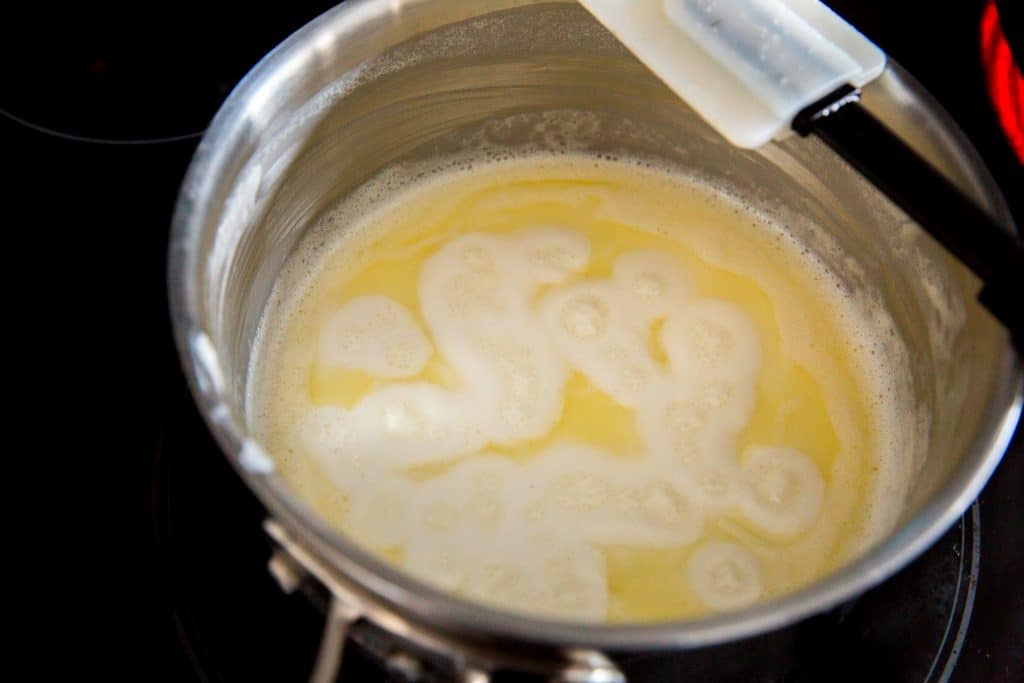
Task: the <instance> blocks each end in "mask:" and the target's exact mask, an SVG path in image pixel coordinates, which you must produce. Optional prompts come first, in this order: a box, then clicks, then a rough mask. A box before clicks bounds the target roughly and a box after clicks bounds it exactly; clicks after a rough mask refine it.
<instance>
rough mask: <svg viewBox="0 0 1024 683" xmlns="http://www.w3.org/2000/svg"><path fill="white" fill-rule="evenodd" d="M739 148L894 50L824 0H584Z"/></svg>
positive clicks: (869, 71) (860, 81) (864, 74)
mask: <svg viewBox="0 0 1024 683" xmlns="http://www.w3.org/2000/svg"><path fill="white" fill-rule="evenodd" d="M580 2H581V4H582V5H583V6H584V7H586V8H587V9H588V10H589V11H590V12H591V13H592V14H593V15H594V16H595V17H596V18H597V19H598V21H600V22H601V23H602V24H604V25H605V27H606V28H608V30H610V31H611V32H612V33H613V34H615V36H616V37H617V38H618V39H619V40H620V41H622V43H623V44H625V46H626V47H627V48H629V50H630V51H631V52H633V54H635V55H636V56H637V57H639V58H640V60H641V61H642V62H643V63H644V64H646V65H647V66H648V68H650V69H651V71H653V72H654V73H655V74H657V75H658V77H659V78H661V79H662V80H663V81H664V82H665V83H666V84H667V85H668V86H669V87H670V88H672V90H674V91H675V92H676V94H678V95H679V96H680V97H681V98H683V100H685V101H686V103H687V104H689V105H690V106H691V107H693V109H694V110H696V112H697V113H698V114H700V115H701V116H702V117H703V118H704V119H705V120H706V121H707V122H708V123H709V124H710V125H711V126H712V127H714V128H715V129H716V130H718V132H719V133H721V134H722V135H723V136H724V137H725V138H726V139H727V140H729V141H730V142H731V143H733V144H734V145H736V146H738V147H758V146H760V145H763V144H764V143H766V142H768V141H769V140H771V139H772V138H773V137H774V136H776V135H778V134H779V133H780V132H782V131H786V130H788V129H789V127H790V124H791V122H792V121H793V117H795V116H796V115H797V113H799V112H800V111H801V110H803V109H804V108H805V107H807V106H808V105H810V104H812V103H814V102H816V101H817V100H819V99H821V98H822V97H824V96H825V95H828V94H829V93H830V92H832V91H834V90H835V89H836V88H838V87H840V86H841V85H844V84H847V83H849V84H850V85H853V86H854V87H860V86H862V85H864V84H866V83H868V82H869V81H871V80H872V79H874V78H876V77H877V76H878V75H879V74H881V73H882V70H883V69H884V68H885V53H883V52H882V51H881V50H879V49H878V48H877V47H876V46H875V45H874V43H872V42H871V41H869V40H868V39H867V38H865V37H864V36H863V35H861V34H860V33H859V32H858V31H857V30H856V29H855V28H853V27H852V26H850V25H849V24H847V23H846V22H845V21H843V19H842V18H840V17H839V16H838V15H837V14H835V13H834V12H833V11H832V10H830V9H829V8H827V7H825V5H823V4H821V3H820V2H818V1H817V0H580Z"/></svg>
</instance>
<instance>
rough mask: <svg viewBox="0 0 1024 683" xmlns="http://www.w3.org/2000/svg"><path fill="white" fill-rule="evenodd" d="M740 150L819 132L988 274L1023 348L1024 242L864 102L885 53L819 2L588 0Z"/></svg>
mask: <svg viewBox="0 0 1024 683" xmlns="http://www.w3.org/2000/svg"><path fill="white" fill-rule="evenodd" d="M580 3H581V4H582V5H583V6H584V7H586V8H587V9H588V10H589V11H590V12H591V14H593V15H594V16H595V17H596V18H597V19H598V21H600V22H601V23H602V24H604V26H605V27H606V28H607V29H608V30H609V31H611V32H612V33H613V34H614V35H615V36H616V37H617V38H618V39H619V40H620V41H621V42H622V43H623V44H624V45H625V46H626V47H627V48H628V49H629V50H630V51H631V52H632V53H633V54H635V55H636V56H637V57H638V58H639V59H640V60H641V61H642V62H643V63H644V64H646V65H647V66H648V68H650V69H651V71H653V72H654V73H655V74H656V75H657V76H658V77H659V78H661V80H663V81H664V82H665V83H666V84H667V85H668V86H669V87H670V88H671V89H672V90H673V91H675V93H676V94H678V95H679V96H680V97H681V98H682V99H683V100H684V101H686V103H687V104H689V105H690V107H692V108H693V109H694V110H695V111H696V112H697V113H698V114H699V115H700V116H701V117H702V118H704V120H705V121H707V123H708V124H709V125H710V126H711V127H712V128H714V129H715V130H717V131H718V132H719V133H721V135H722V136H723V137H725V138H726V139H727V140H728V141H729V142H731V143H732V144H734V145H736V146H737V147H747V148H753V147H759V146H761V145H763V144H766V143H767V142H769V141H771V140H772V139H773V138H776V137H779V136H780V135H783V134H786V133H787V132H788V131H790V130H796V131H797V132H799V133H800V134H802V135H808V134H810V133H814V134H816V135H817V136H818V137H820V138H821V139H822V140H823V141H824V142H825V143H826V144H828V145H829V146H830V147H832V149H834V150H835V151H836V152H838V153H839V154H840V155H842V156H843V157H844V158H845V159H846V160H847V161H848V162H850V164H852V165H853V166H854V167H855V168H856V169H857V170H858V171H860V172H861V173H862V174H863V175H864V176H866V177H867V178H868V179H869V180H871V181H872V182H873V183H874V184H875V185H876V186H877V187H878V188H879V189H880V190H882V191H883V192H885V193H886V194H887V195H889V197H890V198H891V199H892V200H893V201H894V202H896V203H897V204H899V205H900V207H901V208H902V209H903V210H904V211H906V212H907V214H908V215H910V216H911V217H912V218H914V219H915V220H916V221H917V222H918V223H919V224H920V225H921V226H922V227H923V228H925V229H926V230H928V231H929V232H930V233H931V235H932V236H933V237H935V238H936V239H937V240H938V241H939V242H940V243H941V244H942V245H943V246H945V247H946V248H947V249H948V250H949V251H950V252H952V253H953V254H954V255H955V256H956V257H957V258H959V259H960V260H961V261H963V262H964V263H965V264H966V265H967V266H968V267H969V268H970V269H971V270H973V271H974V272H975V273H976V274H977V275H978V276H979V277H980V278H981V279H982V280H983V281H984V282H985V286H984V288H983V290H982V292H981V295H980V297H979V298H980V300H981V302H982V303H983V304H984V305H985V306H987V307H988V308H989V310H991V311H992V312H993V313H994V314H995V315H996V317H998V318H999V319H1000V320H1001V321H1002V322H1003V323H1004V324H1005V325H1006V326H1007V327H1009V328H1010V330H1011V331H1012V332H1013V334H1014V339H1015V342H1016V343H1017V345H1018V348H1024V315H1022V314H1021V313H1020V312H1019V311H1018V308H1019V296H1020V292H1024V249H1022V247H1021V244H1020V242H1019V241H1017V239H1016V237H1015V236H1014V234H1013V232H1012V231H1010V230H1006V229H1005V227H1003V226H1000V225H998V224H996V222H995V221H993V220H992V218H991V217H990V216H989V215H988V214H987V213H986V212H985V211H983V210H982V209H980V208H979V207H978V206H977V205H976V204H975V203H974V202H973V201H971V200H970V199H969V198H968V197H966V196H965V195H964V194H963V193H961V192H960V191H959V190H958V189H957V188H956V187H955V186H954V185H953V184H951V183H950V182H949V181H948V180H946V178H945V177H944V176H942V174H940V173H939V172H938V171H936V170H935V169H934V168H932V167H931V166H930V165H929V164H928V163H927V162H925V161H924V160H923V159H921V158H920V157H919V156H918V155H917V154H916V153H914V152H913V151H912V150H911V148H910V147H909V146H908V145H906V143H904V142H903V141H902V140H900V139H899V138H898V137H897V136H896V135H895V134H894V133H892V132H891V131H889V130H888V129H887V128H886V127H885V126H884V125H882V124H881V123H880V122H879V121H877V120H876V119H874V118H873V117H872V116H871V115H870V114H869V113H868V112H867V111H866V110H864V109H862V108H861V107H859V106H858V105H857V102H858V100H859V88H860V87H862V86H863V85H865V84H867V83H868V82H870V81H871V80H873V79H874V78H876V77H878V76H879V75H880V74H881V73H882V71H883V70H884V69H885V61H886V58H885V54H884V53H883V52H882V51H881V50H880V49H878V47H877V46H875V45H874V43H872V42H871V41H870V40H868V39H867V38H865V37H864V36H863V35H862V34H861V33H860V32H858V31H857V30H856V29H855V28H853V27H852V26H850V25H849V24H848V23H846V22H845V21H844V20H843V19H842V18H841V17H839V16H838V15H837V14H835V13H834V12H833V11H832V10H830V9H829V8H828V7H826V6H825V5H823V4H822V3H821V2H818V0H580Z"/></svg>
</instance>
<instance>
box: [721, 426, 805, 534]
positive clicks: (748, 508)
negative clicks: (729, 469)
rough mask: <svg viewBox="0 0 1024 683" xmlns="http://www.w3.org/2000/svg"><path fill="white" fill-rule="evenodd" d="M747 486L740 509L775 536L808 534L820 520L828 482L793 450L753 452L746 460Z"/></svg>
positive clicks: (745, 479)
mask: <svg viewBox="0 0 1024 683" xmlns="http://www.w3.org/2000/svg"><path fill="white" fill-rule="evenodd" d="M743 476H744V482H745V484H746V486H745V490H744V495H743V496H742V497H741V498H740V501H739V505H740V509H741V510H743V513H744V514H745V515H746V516H747V518H748V519H749V520H750V521H751V523H753V524H754V525H756V526H758V527H760V528H762V529H764V530H765V531H768V532H770V533H773V534H782V535H793V534H797V533H800V532H802V531H805V530H806V529H807V528H808V527H809V526H810V525H811V524H813V523H814V521H815V520H816V519H817V518H818V513H819V512H820V511H821V505H822V502H823V501H824V498H825V481H824V479H823V478H822V476H821V472H820V471H818V467H817V465H815V464H814V462H813V461H812V460H811V459H810V458H808V457H807V456H806V455H804V454H803V453H801V452H800V451H797V450H796V449H793V448H777V447H765V446H762V447H757V448H750V449H748V451H747V452H746V453H745V454H744V458H743Z"/></svg>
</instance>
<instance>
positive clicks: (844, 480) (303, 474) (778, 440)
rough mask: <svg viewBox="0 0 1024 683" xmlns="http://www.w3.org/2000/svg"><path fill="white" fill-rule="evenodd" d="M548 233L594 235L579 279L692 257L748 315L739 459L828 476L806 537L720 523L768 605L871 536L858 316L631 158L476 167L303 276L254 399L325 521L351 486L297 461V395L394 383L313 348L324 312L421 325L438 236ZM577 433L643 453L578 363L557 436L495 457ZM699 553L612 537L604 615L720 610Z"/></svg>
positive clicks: (445, 375) (764, 242) (722, 202)
mask: <svg viewBox="0 0 1024 683" xmlns="http://www.w3.org/2000/svg"><path fill="white" fill-rule="evenodd" d="M537 226H557V227H559V228H567V229H570V230H573V231H577V232H579V233H581V234H583V235H585V236H586V237H587V239H588V240H589V242H590V245H591V253H590V259H589V262H588V265H587V266H586V268H585V269H584V270H583V271H582V272H580V273H577V274H575V275H574V276H573V277H574V278H575V279H576V280H585V279H599V278H607V277H609V276H610V273H611V271H612V264H613V262H614V261H615V259H616V258H617V257H619V256H621V255H622V254H625V253H628V252H632V251H636V250H641V249H650V250H655V251H658V252H662V253H665V254H670V255H672V256H673V257H675V258H677V259H678V260H679V262H680V263H681V264H684V265H685V269H686V271H687V273H688V275H689V277H690V279H691V281H692V284H693V286H694V288H695V293H696V294H697V295H698V296H701V297H710V298H714V299H718V300H724V301H727V302H729V303H731V304H734V305H736V306H738V307H740V308H741V309H742V310H743V312H745V313H746V315H747V316H749V318H750V320H751V321H752V323H753V325H754V327H755V329H756V331H757V336H758V341H759V343H760V348H761V355H762V362H761V367H760V371H759V374H758V378H757V383H756V403H755V406H754V410H753V414H752V417H751V418H750V420H749V421H748V422H747V424H746V426H745V427H744V428H743V429H742V430H741V432H740V433H739V435H738V437H737V441H736V447H737V452H739V453H742V452H743V451H744V449H745V448H746V447H748V446H753V445H757V444H770V445H773V446H778V447H791V448H793V449H797V450H799V451H800V452H801V453H803V454H805V455H806V456H807V457H808V458H810V459H811V460H812V461H813V462H814V463H815V465H816V466H817V467H818V468H819V469H820V471H821V473H822V476H823V478H824V481H825V484H826V487H827V492H826V498H825V506H824V508H823V513H822V514H821V517H820V519H819V520H817V522H816V523H815V525H814V526H813V527H812V528H811V529H810V530H809V531H807V532H806V533H804V534H801V535H800V536H799V537H797V538H791V537H773V536H772V535H771V534H766V533H764V532H761V531H758V529H757V528H756V527H755V526H752V525H751V524H749V523H748V522H747V521H746V520H745V519H743V518H742V516H740V515H736V514H730V515H727V516H726V517H725V518H724V519H723V520H721V522H714V523H709V524H708V525H707V528H706V529H705V531H704V535H703V537H702V542H704V541H713V540H721V541H729V542H737V543H739V544H741V545H744V547H746V548H748V549H749V550H750V551H751V552H752V553H753V554H754V555H755V556H756V557H757V559H758V561H759V562H760V563H761V565H762V566H763V567H764V575H765V579H764V580H765V582H766V589H765V592H764V594H763V595H762V599H764V598H767V597H771V596H772V595H776V594H780V593H784V592H786V591H789V590H792V589H794V588H796V587H799V586H800V585H803V584H804V583H807V582H809V581H811V580H813V579H815V578H817V577H818V576H820V575H822V574H823V573H825V572H827V571H828V570H830V569H832V568H834V567H835V566H836V565H837V564H839V563H841V562H842V561H844V560H845V559H846V558H847V556H848V551H847V548H849V547H852V546H853V545H854V544H855V543H859V542H861V541H862V539H861V538H860V536H861V535H863V534H864V533H866V532H865V530H864V529H863V526H862V525H861V524H860V523H859V520H858V517H857V515H858V510H862V509H863V508H864V507H865V506H866V505H867V501H868V498H869V490H870V488H871V486H872V481H871V479H870V475H871V472H872V471H874V470H875V469H876V468H875V461H876V459H877V457H879V455H878V454H877V453H874V452H873V451H872V449H873V444H875V443H876V442H877V439H876V436H875V435H874V434H873V429H874V428H875V422H874V421H873V419H872V414H871V407H870V406H869V405H868V404H867V403H866V402H865V401H864V400H863V398H862V397H863V396H864V395H866V391H865V383H866V380H865V376H864V373H863V372H861V371H860V369H859V368H858V366H857V363H856V361H855V359H854V357H853V355H852V352H851V347H850V343H849V339H850V335H849V334H848V333H847V331H846V329H845V328H844V325H845V324H848V321H847V322H846V323H844V322H843V321H842V320H841V319H840V317H839V315H838V313H837V310H838V306H837V304H836V297H837V294H836V293H835V292H834V291H832V290H830V289H829V288H830V287H831V285H830V284H829V283H828V281H827V280H825V279H823V278H821V277H820V274H819V273H817V272H816V270H815V268H814V267H813V266H812V265H810V264H809V263H808V262H807V261H806V259H805V258H804V257H802V256H801V255H800V253H799V251H798V249H797V248H796V247H795V245H792V244H790V243H789V242H787V240H785V239H782V238H780V236H779V234H778V232H777V230H775V229H774V228H772V227H770V226H768V225H767V224H766V223H764V222H762V221H761V220H759V219H757V218H756V217H755V216H753V215H752V214H750V213H748V212H746V211H745V210H743V209H741V208H740V207H738V206H737V205H736V204H734V203H733V202H731V201H729V200H726V199H725V198H723V197H720V196H716V195H715V194H714V193H712V192H710V191H709V190H708V189H707V188H704V187H701V186H698V185H695V184H692V183H689V182H686V181H685V180H681V179H679V178H675V177H670V176H669V175H668V174H664V173H660V172H654V171H651V170H644V169H640V168H637V167H635V166H632V165H629V164H615V163H603V162H602V163H592V162H591V161H590V160H587V161H581V160H578V159H577V160H545V161H543V162H530V161H526V162H517V163H506V164H497V165H493V166H488V167H484V168H480V169H476V170H474V171H473V173H472V174H463V175H460V176H459V177H457V178H456V177H452V178H447V179H444V180H443V182H441V183H438V184H437V185H434V186H429V185H428V186H424V187H420V188H415V189H414V190H412V191H407V192H406V193H405V195H404V196H402V197H401V201H397V202H394V203H393V204H390V205H388V206H387V207H385V209H384V210H383V211H379V212H377V213H376V214H373V215H372V216H371V218H370V219H368V221H367V223H366V225H365V226H363V227H362V228H361V229H360V230H358V231H353V232H352V233H351V235H350V236H348V237H338V239H337V240H336V242H335V244H334V245H333V247H332V249H331V250H330V251H329V252H328V253H327V255H326V257H325V258H324V259H323V260H322V262H321V263H320V265H319V266H318V267H317V268H316V269H315V274H314V276H313V277H312V278H311V279H309V280H308V283H307V285H306V287H305V289H304V290H303V292H302V296H301V299H302V305H301V306H296V305H294V304H293V305H292V306H291V308H290V309H289V308H288V306H284V307H283V309H282V310H281V311H279V312H276V313H275V312H274V311H271V313H270V314H269V315H270V316H272V319H271V323H272V324H275V325H282V326H284V327H283V328H282V329H283V330H284V332H283V333H282V334H281V336H280V337H279V339H280V343H279V349H278V350H277V351H274V352H272V353H271V352H267V353H264V354H260V358H261V365H260V366H259V368H258V369H257V371H258V372H261V373H264V375H265V377H266V378H267V380H266V381H264V382H263V383H262V385H261V386H264V387H273V390H265V391H264V392H263V395H262V397H261V398H260V400H259V401H258V402H259V403H260V405H261V406H263V410H262V414H264V415H266V419H265V420H263V421H262V423H260V424H259V425H257V428H258V430H260V431H262V433H263V435H264V440H265V441H266V442H267V443H268V446H269V447H270V451H271V452H272V453H274V454H275V456H276V457H277V458H278V460H279V462H280V464H281V468H282V472H283V474H284V476H285V477H286V478H287V479H288V480H289V481H290V482H291V483H292V484H293V485H294V486H295V487H296V489H297V490H298V491H299V493H300V495H302V496H304V497H306V498H307V500H310V502H311V503H312V504H313V505H314V507H316V508H317V509H319V510H320V511H321V512H322V513H323V514H324V515H325V517H326V518H327V519H328V520H329V521H331V522H332V523H334V524H337V525H339V526H341V527H342V528H345V527H346V506H345V501H344V499H343V497H340V496H339V495H338V494H337V492H335V491H332V489H331V487H330V485H329V484H326V483H325V479H326V478H325V476H324V475H323V473H322V471H321V470H320V468H319V466H318V465H316V464H315V463H310V462H309V460H308V459H307V458H304V457H302V456H301V454H298V455H296V454H295V446H294V444H293V443H291V441H290V437H289V424H290V423H291V422H293V421H294V420H295V416H296V414H297V412H298V411H300V410H301V409H302V406H304V405H320V406H323V405H336V406H341V407H344V408H352V407H353V406H356V405H357V404H358V403H359V402H360V400H361V399H363V398H364V397H366V396H367V395H369V394H371V392H374V391H376V390H378V389H380V388H382V387H386V386H388V385H389V384H394V383H396V381H395V380H384V379H380V378H376V377H373V376H371V375H369V374H368V373H366V372H362V371H358V370H352V369H344V368H339V367H331V368H327V367H322V366H321V365H320V364H319V363H318V362H317V360H316V358H315V354H313V353H311V352H309V350H308V349H309V347H310V345H312V344H314V343H315V339H316V330H317V329H318V327H319V326H320V325H321V324H322V322H323V320H324V318H325V316H327V315H329V314H330V312H331V311H333V310H335V309H337V308H338V307H339V306H340V305H342V304H344V303H345V302H346V301H349V300H352V299H354V298H355V297H359V296H367V295H382V296H387V297H390V298H391V299H393V300H394V301H396V302H398V303H400V304H402V305H403V306H404V307H405V308H406V309H408V311H410V312H411V313H412V314H413V316H414V318H415V319H416V321H417V322H418V323H419V324H420V325H421V326H423V327H424V328H425V327H426V325H425V322H424V320H423V316H422V313H421V308H420V300H419V289H418V279H419V277H420V273H421V270H422V268H423V264H424V262H425V261H426V260H427V259H428V258H430V257H431V256H432V255H433V254H435V253H436V252H437V250H438V249H439V248H440V247H441V246H442V245H445V244H447V243H450V242H451V241H452V240H454V239H456V238H457V237H458V236H460V235H464V234H466V233H470V232H482V233H490V234H497V235H514V234H516V233H518V232H519V231H522V230H523V229H524V228H531V227H537ZM338 227H339V228H341V227H342V226H338ZM339 233H340V230H339ZM544 294H545V290H543V289H542V290H540V291H538V292H537V296H538V297H542V296H543V295H544ZM295 299H296V297H292V298H291V299H289V298H287V297H285V298H283V299H282V300H283V301H286V302H287V301H292V302H294V301H295ZM296 311H298V312H297V313H296ZM273 316H278V317H277V318H276V319H274V318H273ZM658 325H660V323H659V322H656V323H655V326H654V327H652V329H651V330H650V339H649V343H648V347H649V348H650V350H651V354H652V356H653V357H654V358H655V360H657V361H658V363H659V364H661V365H665V364H666V362H667V361H666V356H665V352H664V350H663V349H661V348H659V345H658V342H657V339H658ZM268 353H269V354H270V355H268ZM410 381H423V382H428V383H431V384H436V385H439V386H443V387H446V388H450V389H453V390H456V389H458V388H459V387H460V386H461V384H462V382H461V381H460V378H459V376H458V373H457V372H455V371H454V369H453V368H452V367H450V366H449V365H448V364H447V363H446V362H445V361H444V359H443V358H442V357H441V355H440V354H438V353H437V352H436V351H435V353H434V355H433V357H432V358H431V359H430V361H429V362H428V363H427V365H426V367H425V369H424V370H423V371H422V372H420V373H419V374H418V375H416V376H414V377H410V378H403V379H402V380H401V382H403V383H404V382H410ZM565 441H573V442H578V443H583V444H589V445H592V446H594V447H597V448H600V449H602V450H605V451H608V452H611V453H614V454H616V455H619V456H621V457H623V458H628V457H632V456H634V455H635V454H636V453H637V452H638V451H640V450H642V448H643V446H644V444H643V441H642V439H641V438H640V436H639V434H638V431H637V426H636V415H635V413H634V411H633V410H631V409H629V408H627V407H624V406H623V405H621V404H620V403H618V402H616V401H615V400H614V399H613V398H612V397H610V396H608V395H607V394H605V393H603V392H602V391H600V390H599V389H598V388H596V387H595V386H594V385H593V384H592V383H591V382H590V381H589V380H588V379H587V378H586V377H585V376H584V375H582V374H580V373H578V372H574V373H572V374H571V375H570V378H569V380H568V383H567V385H566V387H565V402H564V406H563V409H562V413H561V416H560V417H559V419H558V421H557V423H556V424H555V426H554V428H553V429H552V430H551V431H550V432H548V433H547V434H546V435H545V436H544V437H543V438H540V439H533V440H523V441H519V442H516V443H513V444H509V445H503V446H497V445H491V446H490V447H489V448H488V451H490V452H497V453H499V454H504V455H508V456H510V457H512V458H514V459H517V460H520V461H523V462H528V461H529V460H530V459H531V458H532V457H533V456H534V455H535V454H536V453H537V452H538V451H540V450H542V449H544V448H546V447H549V446H552V445H555V444H558V443H561V442H565ZM283 454H288V455H283ZM449 467H450V465H449V464H442V465H436V466H435V465H429V466H423V467H419V468H415V470H414V471H413V472H411V473H410V474H411V476H412V477H413V478H414V479H415V480H420V481H426V480H429V479H430V478H432V477H434V476H437V475H438V474H440V473H443V472H445V471H447V470H448V468H449ZM693 549H694V546H693V545H692V544H689V545H686V546H684V547H677V548H638V547H632V546H621V547H620V546H604V547H602V548H601V552H602V554H603V556H604V561H605V566H606V571H607V586H608V611H607V618H608V619H610V620H613V621H632V620H650V619H667V618H678V617H689V616H697V615H699V614H702V613H706V612H707V611H708V610H707V607H706V606H705V605H704V604H703V603H702V602H701V601H700V600H699V599H698V598H697V597H696V596H695V595H694V594H693V592H692V591H691V589H690V588H689V587H688V586H687V584H686V582H685V581H683V580H681V577H682V576H683V574H684V570H685V567H686V563H687V562H688V559H689V558H690V557H691V554H692V553H693ZM377 551H378V552H380V553H381V554H383V555H384V556H386V557H388V558H389V559H391V560H392V561H395V562H399V561H401V557H402V553H401V551H400V550H396V549H395V548H393V547H387V548H384V547H382V548H377Z"/></svg>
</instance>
